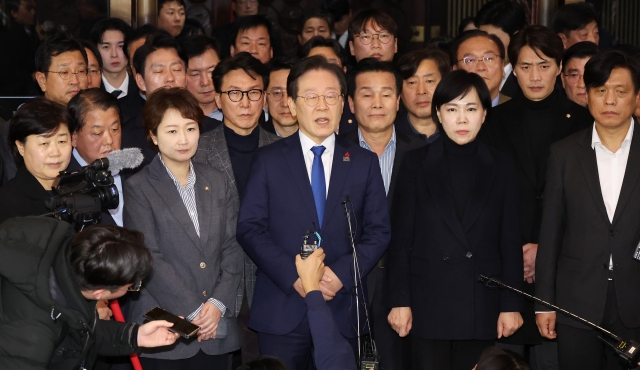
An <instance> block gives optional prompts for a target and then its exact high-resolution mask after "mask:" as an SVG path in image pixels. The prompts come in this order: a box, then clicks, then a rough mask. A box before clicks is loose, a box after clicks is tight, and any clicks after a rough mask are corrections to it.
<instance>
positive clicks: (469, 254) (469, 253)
mask: <svg viewBox="0 0 640 370" xmlns="http://www.w3.org/2000/svg"><path fill="white" fill-rule="evenodd" d="M465 257H467V258H471V257H473V253H471V252H467V254H466V255H465Z"/></svg>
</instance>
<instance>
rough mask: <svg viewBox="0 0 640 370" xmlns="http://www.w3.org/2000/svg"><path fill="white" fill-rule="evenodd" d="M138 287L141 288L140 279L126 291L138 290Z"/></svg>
mask: <svg viewBox="0 0 640 370" xmlns="http://www.w3.org/2000/svg"><path fill="white" fill-rule="evenodd" d="M140 289H142V280H139V281H138V282H137V283H135V284H133V285H131V286H130V287H128V288H127V292H139V291H140Z"/></svg>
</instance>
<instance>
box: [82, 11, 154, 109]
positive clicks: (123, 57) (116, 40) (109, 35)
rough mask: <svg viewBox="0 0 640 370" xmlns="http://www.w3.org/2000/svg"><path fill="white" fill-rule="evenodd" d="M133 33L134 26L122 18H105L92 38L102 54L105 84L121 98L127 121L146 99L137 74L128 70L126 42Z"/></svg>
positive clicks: (92, 33)
mask: <svg viewBox="0 0 640 370" xmlns="http://www.w3.org/2000/svg"><path fill="white" fill-rule="evenodd" d="M131 33H132V30H131V27H130V26H129V25H128V24H127V23H126V22H125V21H123V20H122V19H120V18H108V19H103V20H101V21H99V22H97V23H96V24H95V25H94V26H93V28H92V29H91V41H93V43H94V44H96V45H97V46H98V51H99V52H100V55H101V56H102V65H103V67H102V87H103V89H104V90H105V91H106V92H108V93H109V94H112V95H113V96H115V97H116V98H118V104H119V105H120V112H121V113H122V119H123V122H124V121H127V120H129V119H130V118H132V117H134V116H136V115H137V114H138V113H139V112H140V111H141V110H142V106H143V103H144V101H143V100H142V99H140V90H138V86H137V85H136V80H135V78H134V76H133V75H130V74H129V72H128V71H127V66H128V65H129V59H128V56H127V52H126V48H125V45H126V43H127V42H129V41H130V40H129V38H130V37H131Z"/></svg>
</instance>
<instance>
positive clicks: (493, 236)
mask: <svg viewBox="0 0 640 370" xmlns="http://www.w3.org/2000/svg"><path fill="white" fill-rule="evenodd" d="M443 141H444V140H443V138H440V139H437V140H436V141H435V142H434V143H432V144H431V145H428V146H425V147H422V148H419V149H416V150H413V151H411V152H409V153H407V154H406V155H405V158H404V160H403V162H402V165H401V167H400V173H399V175H398V180H397V181H398V182H397V187H396V189H395V194H394V204H393V208H392V211H391V220H392V221H391V231H392V234H391V235H392V237H391V243H390V245H389V251H388V271H387V274H388V291H387V296H388V297H389V298H388V299H389V303H390V306H391V307H410V308H411V310H412V313H413V328H412V329H411V334H413V335H415V336H417V337H420V338H424V339H437V340H474V339H485V340H491V339H495V338H496V337H497V331H496V325H497V320H498V316H499V314H500V312H514V311H520V310H521V308H522V300H521V298H520V297H518V296H517V295H515V294H512V293H510V292H508V291H500V290H492V289H488V288H486V287H485V286H484V285H483V284H481V283H479V282H478V276H479V275H480V274H484V275H487V276H493V277H497V278H499V279H501V280H502V281H504V282H505V283H507V284H509V285H512V286H515V287H517V288H520V287H521V286H522V283H523V281H522V269H523V265H522V244H521V237H520V231H519V224H520V223H519V220H518V218H519V210H518V203H519V202H518V198H519V197H518V185H517V177H516V176H515V174H514V172H515V171H514V169H513V164H512V161H511V160H510V159H509V158H508V157H507V156H505V155H503V154H501V153H499V152H497V151H495V150H493V149H491V148H489V147H488V146H487V145H485V144H484V143H482V142H479V143H478V148H477V156H478V166H477V169H476V174H475V176H474V180H473V181H474V183H473V187H472V191H471V194H470V195H469V203H468V205H467V208H466V212H465V213H464V217H463V218H462V221H460V220H459V219H458V217H457V216H456V213H455V207H454V198H453V196H452V194H451V193H450V190H449V189H450V185H449V184H450V180H449V178H448V169H447V164H446V160H445V152H444V143H443Z"/></svg>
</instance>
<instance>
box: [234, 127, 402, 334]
mask: <svg viewBox="0 0 640 370" xmlns="http://www.w3.org/2000/svg"><path fill="white" fill-rule="evenodd" d="M347 197H349V198H350V199H351V202H350V204H349V206H350V208H352V209H353V211H352V225H353V228H354V232H355V237H354V239H355V246H356V250H357V253H358V262H359V265H360V270H361V271H360V272H361V275H362V277H363V279H362V280H363V283H364V288H365V289H366V282H365V280H366V279H364V277H365V276H366V275H367V273H368V272H369V271H370V270H371V269H372V268H373V266H374V265H375V264H376V263H377V262H378V260H379V259H380V257H381V256H382V254H383V253H384V251H385V250H386V248H387V245H388V243H389V239H390V225H389V213H388V209H387V199H386V196H385V191H384V185H383V182H382V175H381V173H380V165H379V164H378V157H377V156H376V155H375V153H372V152H370V151H368V150H365V149H362V148H360V147H359V146H358V145H356V144H353V143H350V142H348V141H347V140H344V139H342V138H338V137H337V138H336V144H335V152H334V157H333V165H332V170H331V178H330V181H329V193H328V196H327V203H326V208H325V216H324V217H325V218H324V220H323V222H322V228H320V229H319V230H317V231H318V232H319V233H320V235H321V236H322V247H323V248H324V251H325V253H326V259H325V261H324V262H325V264H326V265H327V266H329V267H330V268H331V269H332V270H333V271H334V272H335V274H336V275H337V276H338V278H339V279H340V281H341V282H342V283H343V285H344V288H343V289H341V290H340V291H339V292H338V293H337V294H336V296H335V297H334V298H333V299H332V300H330V301H328V302H327V303H328V305H329V307H330V308H331V310H332V312H333V317H334V319H335V320H336V324H337V327H338V330H340V332H341V333H342V335H344V336H346V337H355V336H356V332H355V330H354V328H353V326H354V325H355V322H356V315H355V314H356V310H355V307H353V305H354V303H353V302H354V301H353V299H352V289H353V286H354V283H353V271H352V266H353V251H352V247H351V243H350V239H349V237H348V235H349V227H348V224H347V218H346V216H345V211H344V208H343V205H342V202H343V201H345V199H346V198H347ZM315 225H319V223H318V219H317V213H316V209H315V203H314V200H313V193H312V190H311V184H310V182H309V176H308V174H307V169H306V166H305V162H304V158H303V154H302V147H301V144H300V136H299V135H292V136H289V137H288V138H285V139H282V140H280V141H277V142H275V143H273V144H271V145H268V146H265V147H263V148H260V149H258V151H257V152H256V154H255V156H254V159H253V164H252V166H251V175H250V177H249V182H248V184H247V189H246V194H245V195H244V197H243V199H242V202H241V205H240V213H239V216H238V228H237V239H238V242H239V243H240V245H241V246H242V247H243V248H244V250H245V252H246V253H247V254H248V255H249V257H251V259H252V260H253V261H254V262H255V263H256V265H257V266H258V271H257V278H256V287H255V293H254V297H253V305H252V307H251V319H250V322H249V326H250V327H251V328H252V329H254V330H257V331H259V332H264V333H268V334H274V335H284V334H287V333H289V332H291V331H292V330H294V329H295V328H296V327H297V326H298V325H299V324H300V322H301V321H302V319H303V318H304V316H305V314H306V311H307V309H306V307H305V303H304V299H303V298H302V297H301V296H300V295H299V294H298V293H297V292H296V291H295V289H294V288H293V284H294V282H295V281H296V280H297V279H298V273H297V272H296V267H295V256H296V255H297V254H299V253H300V248H301V246H302V241H303V236H304V235H305V232H306V231H308V230H310V231H314V230H316V227H315ZM361 292H362V291H361ZM360 307H362V306H360ZM362 315H364V313H363V312H361V317H364V316H362Z"/></svg>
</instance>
